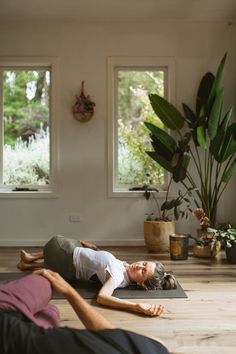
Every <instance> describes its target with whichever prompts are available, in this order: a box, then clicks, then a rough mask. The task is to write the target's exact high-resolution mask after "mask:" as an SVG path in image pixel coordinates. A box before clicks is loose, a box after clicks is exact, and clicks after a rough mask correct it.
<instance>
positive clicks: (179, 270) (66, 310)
mask: <svg viewBox="0 0 236 354" xmlns="http://www.w3.org/2000/svg"><path fill="white" fill-rule="evenodd" d="M106 249H107V250H110V251H111V252H113V253H114V254H115V255H116V256H117V257H118V258H120V259H123V260H126V261H127V262H134V261H137V260H143V259H148V260H152V259H153V260H154V259H158V260H161V261H162V262H163V264H164V265H165V266H166V268H167V269H168V270H172V271H173V272H174V274H175V275H176V276H177V279H178V281H179V282H180V284H181V285H182V287H183V288H184V290H185V291H186V293H187V295H188V298H187V299H162V300H161V302H162V303H163V304H164V305H165V313H164V315H163V316H162V317H161V318H148V317H144V316H142V315H139V314H135V313H127V312H123V311H118V310H110V309H107V308H103V307H101V306H98V305H97V304H96V302H94V301H90V303H92V305H93V306H95V307H96V309H97V310H98V311H99V312H101V313H103V314H104V316H106V317H107V318H108V319H109V320H110V321H111V322H112V323H113V324H114V325H115V326H117V327H121V328H125V329H128V330H132V331H135V332H137V333H141V334H144V335H147V336H152V337H156V338H160V339H161V340H162V341H163V342H164V343H165V344H166V346H167V348H168V349H169V351H170V352H171V353H181V354H193V353H201V354H217V353H224V354H233V353H236V283H235V280H236V265H229V264H228V263H227V262H226V260H225V256H224V251H222V253H221V254H220V255H219V256H218V257H217V259H215V260H203V259H200V258H194V257H192V256H190V257H189V259H188V260H187V261H171V260H170V259H169V256H168V255H158V256H157V255H155V254H148V253H147V252H146V250H145V248H144V247H133V248H131V247H127V248H118V247H116V248H111V247H109V248H108V247H107V248H106ZM31 250H32V249H31ZM18 252H19V249H18V248H0V272H11V271H16V268H15V264H16V260H17V259H18ZM131 301H136V302H142V300H131ZM150 302H151V301H150ZM152 302H153V303H158V300H157V299H154V300H153V301H152ZM53 303H54V304H56V305H57V306H58V307H59V309H60V312H61V316H62V320H63V325H65V326H73V327H77V328H83V325H82V324H81V323H80V322H79V320H78V319H77V318H76V316H75V315H74V313H73V311H72V310H71V308H70V306H69V305H68V304H67V303H66V301H65V300H54V301H53ZM147 354H148V353H147Z"/></svg>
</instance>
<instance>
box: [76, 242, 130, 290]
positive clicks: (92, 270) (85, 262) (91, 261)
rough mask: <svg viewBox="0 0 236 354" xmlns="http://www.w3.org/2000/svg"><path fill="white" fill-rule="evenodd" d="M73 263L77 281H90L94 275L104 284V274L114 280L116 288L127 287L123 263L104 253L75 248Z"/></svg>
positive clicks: (127, 281)
mask: <svg viewBox="0 0 236 354" xmlns="http://www.w3.org/2000/svg"><path fill="white" fill-rule="evenodd" d="M73 263H74V266H75V269H76V278H77V279H90V278H91V277H92V276H93V275H94V274H96V275H97V277H98V279H99V280H100V281H101V283H102V284H104V283H105V282H106V272H108V273H109V274H110V275H111V277H112V278H113V279H114V280H115V287H116V288H124V287H126V286H127V285H129V279H128V275H127V272H126V269H125V263H126V262H122V261H120V260H119V259H117V258H116V257H114V256H113V255H112V254H111V253H109V252H106V251H94V250H92V249H90V248H83V247H76V248H75V249H74V253H73Z"/></svg>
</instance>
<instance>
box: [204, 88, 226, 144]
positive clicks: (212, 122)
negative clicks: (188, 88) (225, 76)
mask: <svg viewBox="0 0 236 354" xmlns="http://www.w3.org/2000/svg"><path fill="white" fill-rule="evenodd" d="M223 99H224V89H223V88H221V89H220V90H219V91H217V92H216V96H215V100H214V103H213V106H212V109H211V113H210V117H209V119H208V135H209V138H210V139H211V140H213V139H214V137H215V136H216V133H217V129H218V127H219V122H220V116H221V110H222V104H223Z"/></svg>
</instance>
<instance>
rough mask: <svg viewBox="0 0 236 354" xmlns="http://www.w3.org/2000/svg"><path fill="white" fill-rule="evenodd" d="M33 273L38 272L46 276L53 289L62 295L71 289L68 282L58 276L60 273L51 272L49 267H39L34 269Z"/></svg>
mask: <svg viewBox="0 0 236 354" xmlns="http://www.w3.org/2000/svg"><path fill="white" fill-rule="evenodd" d="M34 274H39V275H42V276H43V277H45V278H47V279H48V280H49V281H50V283H51V285H52V287H53V289H54V290H55V291H57V292H58V293H60V294H62V295H66V294H68V292H70V291H71V289H72V287H71V286H70V284H68V283H67V281H66V280H64V279H63V278H62V277H61V276H60V274H58V273H56V272H53V271H52V270H50V269H39V270H36V271H34Z"/></svg>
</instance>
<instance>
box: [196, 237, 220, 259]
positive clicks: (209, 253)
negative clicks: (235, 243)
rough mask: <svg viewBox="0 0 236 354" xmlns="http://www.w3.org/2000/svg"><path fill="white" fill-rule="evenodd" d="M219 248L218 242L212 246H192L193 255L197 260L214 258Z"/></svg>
mask: <svg viewBox="0 0 236 354" xmlns="http://www.w3.org/2000/svg"><path fill="white" fill-rule="evenodd" d="M220 248H221V243H220V241H215V242H214V244H213V245H211V244H209V245H198V244H197V245H194V246H193V254H194V256H196V257H199V258H213V257H216V256H217V254H218V253H219V251H220Z"/></svg>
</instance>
